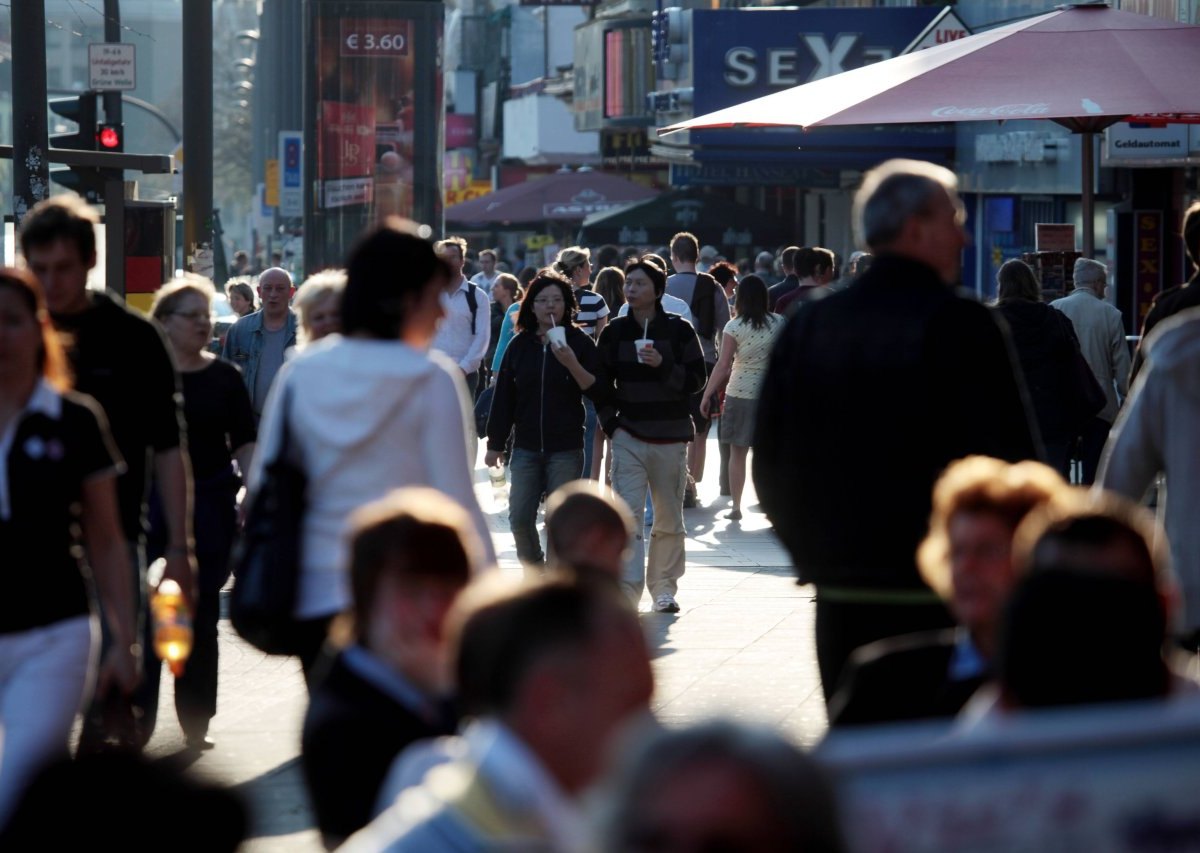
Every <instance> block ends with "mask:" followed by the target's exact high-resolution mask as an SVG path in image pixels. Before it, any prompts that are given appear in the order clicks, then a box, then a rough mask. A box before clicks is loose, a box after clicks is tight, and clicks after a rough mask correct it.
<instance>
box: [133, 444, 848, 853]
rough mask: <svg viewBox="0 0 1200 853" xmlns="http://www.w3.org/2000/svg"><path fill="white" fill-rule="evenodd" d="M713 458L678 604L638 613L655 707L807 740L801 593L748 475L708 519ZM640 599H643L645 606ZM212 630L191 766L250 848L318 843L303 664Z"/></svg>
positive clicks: (821, 711)
mask: <svg viewBox="0 0 1200 853" xmlns="http://www.w3.org/2000/svg"><path fill="white" fill-rule="evenodd" d="M480 459H482V453H481V454H480ZM717 460H718V455H717V446H716V442H715V441H710V443H709V453H708V464H707V470H706V476H705V478H704V480H703V482H701V484H700V489H699V492H700V503H701V506H700V507H699V508H696V509H689V510H685V513H684V514H685V517H686V520H687V525H688V541H687V573H686V574H685V575H684V577H683V578H682V579H681V581H680V583H679V594H678V600H679V605H680V608H681V611H680V612H679V613H678V614H670V615H668V614H661V613H649V612H647V613H645V614H644V615H643V617H642V622H643V625H644V626H645V629H646V635H647V640H648V642H649V644H650V647H651V650H652V653H653V655H654V671H655V677H656V681H657V690H656V694H655V698H654V708H655V711H656V713H657V714H658V716H659V718H660V719H661V720H662V721H663V722H665V723H666V724H668V725H683V724H687V723H691V722H694V721H697V720H702V719H706V718H708V717H712V716H716V715H722V716H728V717H732V718H735V719H739V720H753V721H760V722H766V723H769V724H771V725H775V726H778V727H780V728H781V729H782V730H783V731H784V732H785V733H787V734H788V735H789V736H791V737H792V738H794V739H795V740H796V741H797V742H799V743H802V744H811V743H813V742H815V741H816V740H817V739H818V738H819V737H820V736H821V735H822V733H823V732H824V730H825V708H824V703H823V702H822V700H821V690H820V681H819V679H818V676H817V664H816V657H815V655H814V653H813V642H812V637H813V633H812V620H813V606H812V590H811V588H810V587H798V586H796V584H795V582H794V580H793V576H792V571H791V568H790V567H789V566H788V561H787V557H786V555H785V553H784V551H783V549H782V548H781V547H780V546H779V544H778V543H777V541H776V540H775V537H774V536H773V535H772V534H771V533H770V531H769V529H768V525H767V521H766V518H765V517H764V516H763V515H762V514H761V512H759V511H758V507H757V503H756V498H755V496H754V492H753V486H752V485H751V484H747V494H746V495H745V498H744V499H743V515H744V518H743V519H742V520H741V521H740V522H730V521H727V520H726V519H724V518H720V517H719V516H721V515H723V514H724V513H725V511H727V510H728V508H729V499H728V498H723V497H720V496H719V494H718V487H717ZM481 464H482V463H481ZM476 483H477V487H476V491H477V493H478V496H479V501H480V505H481V506H482V507H483V508H484V511H485V512H486V513H488V516H489V520H490V522H491V527H492V531H493V535H494V539H495V544H496V550H497V553H498V554H499V555H500V564H501V567H502V568H503V569H504V570H505V571H511V572H514V573H516V572H519V571H520V567H519V565H518V563H517V560H516V552H515V550H514V548H513V540H512V535H511V534H510V533H509V531H508V519H507V516H506V515H505V514H504V512H503V510H498V509H497V507H496V506H495V504H494V501H493V496H492V489H491V486H490V485H489V483H488V479H487V474H486V472H485V471H484V470H483V468H482V467H480V468H478V469H477V470H476ZM649 606H650V602H649V599H648V598H645V599H643V602H642V609H643V610H648V609H649ZM220 638H221V639H220V642H221V669H220V695H219V699H218V713H217V716H216V718H215V719H214V720H213V722H212V728H211V736H212V738H213V740H214V741H215V742H216V747H215V748H214V749H212V750H210V751H208V752H205V753H203V754H201V755H200V756H199V757H198V758H195V759H194V761H193V763H192V765H191V766H192V770H193V772H195V773H196V774H197V775H198V776H200V777H201V778H204V779H209V780H212V781H215V782H219V783H221V784H224V785H231V786H233V788H234V790H235V791H237V792H238V793H240V794H241V795H242V796H243V797H244V799H245V800H246V802H247V803H248V804H249V806H250V808H251V811H252V836H253V837H252V839H251V842H250V843H249V844H248V845H247V847H246V849H247V850H249V851H254V853H269V851H280V852H281V853H282V851H309V850H320V849H322V848H321V844H320V841H319V838H318V835H317V832H316V830H315V829H314V828H313V826H312V818H311V815H310V812H309V808H308V803H307V801H306V797H305V793H304V783H303V780H302V778H301V774H300V768H299V764H298V759H297V753H298V751H299V743H300V726H301V722H302V720H303V715H304V707H305V702H306V698H307V694H306V691H305V689H304V681H303V679H302V677H301V675H300V667H299V665H298V664H297V663H295V661H294V660H292V659H290V658H273V657H267V656H265V655H262V654H261V653H259V652H257V651H255V650H254V649H253V648H251V647H249V646H247V645H246V644H245V643H243V642H241V640H240V639H238V637H237V636H236V635H235V634H234V633H233V630H232V629H231V628H230V626H229V623H228V622H227V621H224V620H223V621H222V622H221V625H220ZM170 681H171V680H170V678H169V676H165V677H164V679H163V684H164V687H163V694H162V697H161V702H160V709H161V710H160V713H159V727H158V730H157V732H156V733H155V736H154V739H153V740H152V741H151V744H150V747H149V753H150V754H151V755H153V756H155V757H162V756H167V755H173V754H176V753H179V751H180V750H181V749H182V747H183V738H182V735H181V733H180V731H179V727H178V724H177V723H176V721H175V717H174V712H173V702H172V698H171V684H170Z"/></svg>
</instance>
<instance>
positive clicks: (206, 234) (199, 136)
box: [183, 0, 213, 269]
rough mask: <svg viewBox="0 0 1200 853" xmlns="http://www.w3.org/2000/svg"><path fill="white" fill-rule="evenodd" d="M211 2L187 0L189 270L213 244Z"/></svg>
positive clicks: (185, 223)
mask: <svg viewBox="0 0 1200 853" xmlns="http://www.w3.org/2000/svg"><path fill="white" fill-rule="evenodd" d="M212 18H213V9H212V0H183V31H184V32H185V33H186V34H187V35H186V37H185V38H184V39H183V150H184V155H185V157H186V163H187V165H186V166H185V167H184V170H183V247H184V249H183V251H184V264H185V266H186V267H187V268H188V269H193V268H194V266H195V260H196V253H197V252H198V251H199V249H200V247H201V245H205V246H208V247H210V248H211V247H212V244H213V218H212V217H213V91H212V87H213V22H212Z"/></svg>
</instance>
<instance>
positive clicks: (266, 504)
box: [229, 388, 308, 655]
mask: <svg viewBox="0 0 1200 853" xmlns="http://www.w3.org/2000/svg"><path fill="white" fill-rule="evenodd" d="M284 395H285V396H284V398H283V401H282V412H281V416H282V421H283V423H282V435H281V437H280V442H279V452H278V454H276V456H275V459H274V460H273V461H271V462H269V463H267V464H266V466H265V467H264V469H263V475H262V482H261V483H260V484H259V487H258V489H257V490H256V491H255V492H254V494H253V495H251V496H250V497H249V501H250V505H249V508H248V509H247V511H246V524H245V527H244V528H243V530H242V535H241V538H240V540H239V541H238V544H237V547H236V548H235V549H234V554H233V574H234V583H233V592H232V594H231V596H230V599H229V621H230V622H231V623H232V624H233V628H234V630H235V631H237V632H238V634H239V635H240V636H241V637H242V639H244V640H245V641H246V642H248V643H250V645H252V646H254V647H255V648H257V649H259V650H260V651H264V652H266V653H267V654H269V655H290V654H294V653H295V651H296V650H295V648H294V642H295V640H294V637H295V631H294V630H293V626H294V624H295V621H296V620H295V617H294V616H293V615H292V614H293V610H294V609H295V606H296V591H297V588H298V585H299V575H300V536H301V531H302V525H303V520H304V509H305V505H306V501H305V495H306V490H307V486H308V478H307V476H306V475H305V473H304V471H303V469H302V468H300V467H299V466H298V465H296V464H295V463H294V462H292V461H291V459H289V457H288V452H289V450H290V449H291V442H290V440H289V438H290V433H291V428H290V427H289V426H288V416H289V405H288V404H289V402H290V399H291V393H290V389H286V388H285V389H284Z"/></svg>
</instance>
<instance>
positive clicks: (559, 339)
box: [546, 326, 567, 349]
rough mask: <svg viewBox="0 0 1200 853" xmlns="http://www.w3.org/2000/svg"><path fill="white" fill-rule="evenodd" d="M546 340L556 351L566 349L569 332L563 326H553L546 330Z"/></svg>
mask: <svg viewBox="0 0 1200 853" xmlns="http://www.w3.org/2000/svg"><path fill="white" fill-rule="evenodd" d="M546 340H548V341H549V342H550V345H551V346H553V347H554V348H555V349H558V348H560V347H565V346H566V345H567V330H566V329H564V328H563V327H562V326H552V327H551V328H549V329H547V330H546Z"/></svg>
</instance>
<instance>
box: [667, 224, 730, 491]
mask: <svg viewBox="0 0 1200 853" xmlns="http://www.w3.org/2000/svg"><path fill="white" fill-rule="evenodd" d="M716 251H717V250H716V249H714V248H713V247H712V246H705V247H704V249H700V248H699V241H698V240H697V239H696V237H695V235H693V234H690V233H688V232H687V231H681V232H679V233H678V234H676V235H675V236H674V237H672V238H671V265H672V266H673V267H675V274H674V275H672V276H668V277H667V293H668V294H670V295H671V296H677V297H679V298H680V299H682V300H684V301H685V302H687V303H688V307H689V308H691V310H692V316H693V317H694V318H695V319H694V320H690V322H691V324H692V325H693V326H694V327H695V328H696V334H697V335H699V336H700V348H701V349H702V350H704V365H705V370H706V371H707V372H708V374H709V375H710V376H711V375H712V372H713V368H714V367H715V366H716V364H717V350H718V348H719V346H720V342H721V335H722V334H723V333H724V331H725V324H726V323H728V322H729V301H728V299H727V298H726V296H725V291H724V290H723V289H722V288H721V286H720V285H719V284H717V281H716V279H714V278H713V277H712V276H710V275H709V274H708V273H707V269H708V267H707V266H703V265H698V261H702V260H703V258H704V255H705V252H708V253H709V258H710V261H711V259H713V258H715V257H716ZM708 266H711V262H710V263H709V265H708ZM703 396H704V395H703V392H701V393H700V394H698V395H696V398H695V400H694V402H693V405H692V421H693V422H695V425H696V440H695V441H692V442H691V443H690V444H688V483H687V490H686V491H685V492H684V495H683V505H684V506H685V507H694V506H696V483H698V482H700V479H701V478H702V477H703V476H704V459H705V449H706V447H707V440H708V427H709V423H710V422H709V420H708V418H706V417H704V415H703V414H702V413H701V411H700V398H701V397H703Z"/></svg>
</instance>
